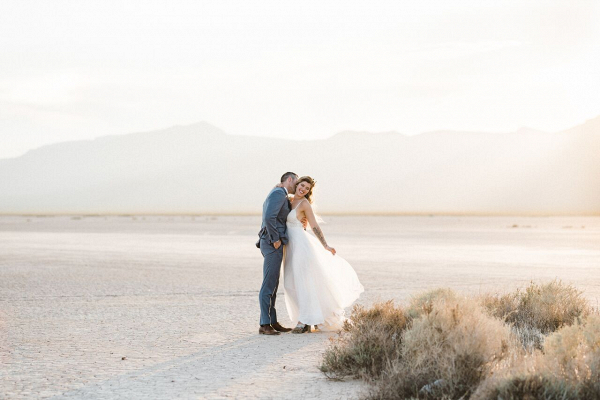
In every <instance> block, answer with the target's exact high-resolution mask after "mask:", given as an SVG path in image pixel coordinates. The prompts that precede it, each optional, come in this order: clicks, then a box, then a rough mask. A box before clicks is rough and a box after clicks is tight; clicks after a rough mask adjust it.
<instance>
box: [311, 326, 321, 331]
mask: <svg viewBox="0 0 600 400" xmlns="http://www.w3.org/2000/svg"><path fill="white" fill-rule="evenodd" d="M312 331H313V332H321V330H320V329H319V325H314V327H313V330H312Z"/></svg>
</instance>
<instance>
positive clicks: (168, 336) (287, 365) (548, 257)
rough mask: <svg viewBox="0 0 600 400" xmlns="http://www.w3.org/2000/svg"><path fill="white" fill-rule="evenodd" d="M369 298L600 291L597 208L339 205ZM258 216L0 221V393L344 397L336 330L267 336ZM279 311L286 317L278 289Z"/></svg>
mask: <svg viewBox="0 0 600 400" xmlns="http://www.w3.org/2000/svg"><path fill="white" fill-rule="evenodd" d="M325 220H326V221H327V223H326V224H325V225H323V226H322V227H323V230H324V232H325V234H326V236H327V238H328V241H329V242H330V244H331V245H332V246H334V247H335V248H336V249H337V250H338V255H339V256H341V257H344V258H346V259H347V260H348V261H349V262H350V263H351V264H352V265H353V266H354V267H355V269H356V271H357V273H358V275H359V277H360V279H361V281H362V283H363V284H364V286H365V288H366V291H365V293H364V294H363V296H361V298H360V300H359V303H362V304H366V305H368V304H372V303H373V302H375V301H379V300H387V299H395V300H396V301H397V302H398V303H405V302H406V301H408V300H409V299H410V296H411V295H413V294H416V293H418V292H421V291H423V290H426V289H429V288H434V287H439V286H446V287H451V288H454V289H456V290H457V291H460V292H464V293H468V294H477V293H481V292H484V291H500V292H502V291H508V290H512V289H514V288H516V287H519V286H524V285H526V284H527V283H528V282H529V281H531V280H535V281H539V282H543V281H548V280H551V279H555V278H559V279H562V280H563V281H565V282H568V283H573V284H574V285H576V286H577V287H578V288H580V289H582V290H583V291H584V292H585V296H586V297H587V298H588V299H589V300H590V301H591V302H592V303H593V304H594V305H595V306H598V304H599V302H600V218H598V217H593V218H587V217H581V218H579V217H577V218H575V217H570V218H562V217H561V218H558V217H546V218H526V217H437V216H435V217H342V216H331V217H327V216H325ZM259 225H260V218H259V217H206V216H196V217H191V216H186V217H181V216H177V217H168V216H147V217H140V216H137V217H134V216H114V217H104V216H82V217H78V216H56V217H21V216H14V217H9V216H5V217H0V364H1V368H0V397H2V398H40V397H53V396H56V397H57V398H63V397H72V398H86V399H88V398H90V399H94V398H128V399H130V398H165V399H169V398H177V397H181V398H211V399H212V398H277V399H279V398H290V399H291V398H330V399H336V398H349V397H356V396H358V395H359V394H360V391H361V390H363V389H364V386H363V385H362V384H361V383H359V382H355V381H349V382H333V381H328V380H327V379H326V378H325V377H324V376H323V375H322V374H321V373H320V372H319V370H318V369H317V366H318V364H319V361H320V356H321V354H322V352H323V350H324V349H325V348H326V346H327V343H328V338H329V337H330V336H331V334H327V333H311V334H304V335H291V334H285V335H281V336H279V337H265V336H259V335H258V334H257V329H258V312H259V311H258V299H257V297H258V290H259V288H260V284H261V280H262V275H261V274H262V257H261V255H260V252H259V251H258V250H257V249H256V248H255V247H254V242H255V239H256V232H257V231H258V227H259ZM281 292H282V290H281V289H280V294H279V297H278V311H279V314H280V316H281V317H282V318H281V319H282V322H284V325H288V326H289V325H292V322H291V321H289V320H288V318H287V314H286V311H285V305H284V295H283V293H281Z"/></svg>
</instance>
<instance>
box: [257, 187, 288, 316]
mask: <svg viewBox="0 0 600 400" xmlns="http://www.w3.org/2000/svg"><path fill="white" fill-rule="evenodd" d="M291 209H292V207H291V205H290V202H289V200H288V198H287V191H286V190H285V189H284V188H282V187H276V188H274V189H273V190H271V192H270V193H269V195H268V196H267V199H266V200H265V202H264V204H263V214H262V226H261V227H260V232H258V237H259V240H258V242H257V243H256V244H257V246H259V247H260V252H261V253H262V255H263V257H264V262H263V283H262V286H261V288H260V292H259V294H258V299H259V302H260V324H261V325H270V324H274V323H275V322H277V312H276V311H275V299H276V298H277V287H278V286H279V275H280V271H281V262H282V261H283V245H284V244H286V243H287V242H288V237H287V228H286V224H285V222H286V219H287V216H288V214H289V213H290V211H291ZM278 240H281V246H279V248H278V249H276V248H275V247H274V246H273V243H275V242H277V241H278Z"/></svg>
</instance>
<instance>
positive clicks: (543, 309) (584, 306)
mask: <svg viewBox="0 0 600 400" xmlns="http://www.w3.org/2000/svg"><path fill="white" fill-rule="evenodd" d="M481 302H482V304H483V306H484V307H485V308H486V309H487V310H488V312H489V313H490V315H492V316H494V317H497V318H501V319H503V320H504V321H505V322H507V323H509V324H511V325H512V327H513V331H514V332H515V333H516V334H517V335H518V337H519V338H520V339H521V343H522V344H523V346H524V347H525V348H527V349H533V348H538V349H541V347H542V342H543V338H544V335H547V334H549V333H552V332H554V331H556V330H557V329H559V328H561V327H563V326H568V325H572V324H573V323H575V322H576V321H580V320H581V319H582V318H585V316H586V315H588V314H589V313H590V311H591V308H590V306H589V304H588V302H587V301H586V300H585V299H584V298H583V296H582V292H581V291H579V290H577V289H576V288H575V287H573V286H572V285H565V284H564V283H562V282H560V281H552V282H549V283H545V284H541V285H540V284H535V283H531V284H530V285H529V286H527V287H526V288H525V290H520V289H518V290H517V291H515V292H513V293H509V294H505V295H486V296H483V297H482V298H481Z"/></svg>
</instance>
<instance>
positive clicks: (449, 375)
mask: <svg viewBox="0 0 600 400" xmlns="http://www.w3.org/2000/svg"><path fill="white" fill-rule="evenodd" d="M439 293H440V292H438V294H439ZM434 297H435V296H434ZM426 304H429V305H430V306H428V307H426V310H428V311H426V312H424V313H423V314H421V316H420V317H418V318H416V319H414V320H413V321H412V323H411V326H410V327H409V328H408V329H407V330H406V331H404V333H403V335H402V349H401V357H399V358H398V359H397V360H396V361H395V362H393V363H392V364H391V365H390V368H388V369H387V370H386V371H385V372H384V374H382V377H381V379H380V380H379V381H378V384H377V387H376V388H375V390H374V392H373V393H372V396H371V397H370V398H372V399H394V398H395V399H397V398H406V397H410V396H420V397H432V398H460V397H463V396H464V397H468V396H469V395H470V393H472V392H473V391H474V390H475V388H476V387H477V385H478V384H479V382H480V381H481V380H482V379H484V378H485V377H486V376H487V374H488V372H489V370H490V368H491V366H492V365H493V363H494V362H496V361H497V360H498V359H500V358H502V357H503V355H504V353H505V352H506V351H507V350H508V345H509V342H510V329H509V328H508V327H507V326H505V325H504V324H503V323H502V321H500V320H499V319H496V318H493V317H491V316H489V315H487V314H486V313H485V312H484V310H483V309H482V307H481V306H480V305H479V304H478V302H477V301H476V300H472V299H467V298H463V297H459V296H457V295H455V294H450V293H448V292H445V293H444V294H443V296H439V297H438V298H436V299H434V300H432V301H431V302H430V303H426Z"/></svg>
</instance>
